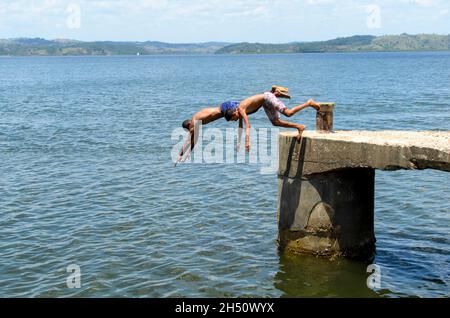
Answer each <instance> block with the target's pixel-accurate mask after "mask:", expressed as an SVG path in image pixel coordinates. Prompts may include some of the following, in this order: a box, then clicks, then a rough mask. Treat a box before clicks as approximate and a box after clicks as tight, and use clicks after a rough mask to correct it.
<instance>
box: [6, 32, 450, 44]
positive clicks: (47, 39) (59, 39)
mask: <svg viewBox="0 0 450 318" xmlns="http://www.w3.org/2000/svg"><path fill="white" fill-rule="evenodd" d="M402 35H408V36H418V35H438V36H450V33H449V34H440V33H415V34H411V33H406V32H404V33H400V34H383V35H373V34H354V35H347V36H339V37H335V38H331V39H327V40H312V41H289V42H259V41H257V42H250V41H235V42H229V41H220V40H210V41H199V42H167V41H163V40H141V41H133V40H88V41H87V40H77V39H70V38H53V39H49V38H44V37H39V36H38V37H26V36H19V37H11V38H0V41H1V40H20V39H31V40H32V39H40V40H46V41H75V42H83V43H89V42H116V43H118V42H123V43H145V42H159V43H167V44H204V43H226V44H238V43H258V44H291V43H313V42H326V41H332V40H335V39H343V38H351V37H357V36H372V37H376V38H377V37H384V36H402Z"/></svg>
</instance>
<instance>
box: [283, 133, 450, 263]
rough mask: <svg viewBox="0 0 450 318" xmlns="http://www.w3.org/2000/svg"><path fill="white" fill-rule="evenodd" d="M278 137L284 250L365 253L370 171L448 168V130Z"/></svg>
mask: <svg viewBox="0 0 450 318" xmlns="http://www.w3.org/2000/svg"><path fill="white" fill-rule="evenodd" d="M295 136H296V133H281V134H280V136H279V162H280V163H279V172H278V180H279V204H278V206H279V209H278V220H279V221H278V225H279V245H280V248H281V249H282V250H286V251H290V252H296V253H304V252H306V253H312V254H317V255H324V256H334V255H338V256H346V257H351V258H361V259H368V258H370V257H372V256H373V253H374V251H375V235H374V182H375V169H379V170H389V171H392V170H398V169H409V170H414V169H437V170H443V171H448V172H449V171H450V132H448V131H447V132H409V131H338V132H335V133H322V132H309V131H307V132H305V133H304V135H303V139H302V141H301V142H300V143H298V142H297V141H296V138H295Z"/></svg>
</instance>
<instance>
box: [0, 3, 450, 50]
mask: <svg viewBox="0 0 450 318" xmlns="http://www.w3.org/2000/svg"><path fill="white" fill-rule="evenodd" d="M401 33H409V34H418V33H438V34H449V33H450V1H449V0H359V1H357V0H90V1H88V0H0V38H17V37H41V38H46V39H62V38H64V39H77V40H82V41H96V40H111V41H148V40H154V41H163V42H173V43H186V42H207V41H224V42H263V43H286V42H295V41H316V40H328V39H333V38H336V37H343V36H351V35H356V34H372V35H384V34H401Z"/></svg>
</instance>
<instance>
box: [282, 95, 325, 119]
mask: <svg viewBox="0 0 450 318" xmlns="http://www.w3.org/2000/svg"><path fill="white" fill-rule="evenodd" d="M308 107H314V108H315V109H316V110H319V109H320V104H319V103H317V102H315V101H313V100H312V99H310V100H308V101H307V102H306V103H304V104H302V105H298V106H295V107H293V108H292V109H286V110H285V111H284V115H286V116H288V117H291V116H294V115H295V114H297V113H298V112H299V111H301V110H303V109H305V108H308Z"/></svg>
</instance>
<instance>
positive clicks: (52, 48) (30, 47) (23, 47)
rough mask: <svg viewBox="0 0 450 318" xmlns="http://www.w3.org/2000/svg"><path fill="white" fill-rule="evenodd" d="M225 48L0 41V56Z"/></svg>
mask: <svg viewBox="0 0 450 318" xmlns="http://www.w3.org/2000/svg"><path fill="white" fill-rule="evenodd" d="M229 44H230V43H224V42H207V43H186V44H183V43H177V44H173V43H164V42H156V41H147V42H112V41H97V42H81V41H75V40H66V39H60V40H45V39H41V38H35V39H28V38H18V39H4V40H1V39H0V55H25V56H27V55H136V54H140V55H149V54H211V53H215V52H216V51H217V50H219V49H220V48H222V47H224V46H226V45H229Z"/></svg>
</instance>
